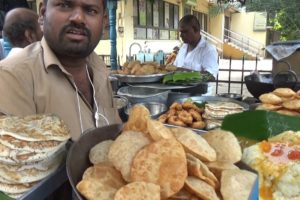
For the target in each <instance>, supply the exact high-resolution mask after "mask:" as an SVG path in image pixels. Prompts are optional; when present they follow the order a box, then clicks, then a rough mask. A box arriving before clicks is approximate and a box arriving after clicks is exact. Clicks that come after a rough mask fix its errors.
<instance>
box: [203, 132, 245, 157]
mask: <svg viewBox="0 0 300 200" xmlns="http://www.w3.org/2000/svg"><path fill="white" fill-rule="evenodd" d="M202 137H203V138H204V139H205V140H206V141H207V142H208V144H209V145H210V146H211V147H212V148H213V149H214V150H215V151H216V153H217V161H225V162H232V163H236V162H238V161H240V160H241V159H242V148H241V146H240V144H239V141H238V139H237V138H236V137H235V136H234V134H233V133H231V132H229V131H224V130H221V129H215V130H211V131H208V132H206V133H204V134H202Z"/></svg>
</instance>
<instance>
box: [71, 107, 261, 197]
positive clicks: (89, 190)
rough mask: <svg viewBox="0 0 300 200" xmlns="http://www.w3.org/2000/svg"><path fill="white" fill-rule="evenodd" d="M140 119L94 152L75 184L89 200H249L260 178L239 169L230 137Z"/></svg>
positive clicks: (234, 142) (134, 118) (236, 147)
mask: <svg viewBox="0 0 300 200" xmlns="http://www.w3.org/2000/svg"><path fill="white" fill-rule="evenodd" d="M135 109H136V110H135ZM144 109H145V108H144ZM137 110H138V111H141V110H143V109H141V107H133V112H132V113H133V114H134V113H136V114H137V115H141V113H138V112H135V111H137ZM142 116H144V118H143V120H145V121H146V122H147V121H148V123H143V124H142V123H140V122H141V119H139V118H138V117H137V116H130V117H129V121H128V122H127V124H125V126H124V127H126V130H124V129H123V132H122V133H121V134H120V135H119V136H118V137H117V138H116V139H115V140H114V141H112V140H105V141H102V142H100V143H99V144H96V145H95V146H94V147H92V148H91V150H90V152H89V158H90V161H91V166H90V167H89V168H87V169H86V170H85V172H84V173H83V175H82V180H81V181H80V182H79V183H78V184H77V185H76V188H77V190H78V191H79V193H80V194H81V195H82V196H83V197H84V198H85V199H87V200H98V199H101V200H141V199H143V200H160V199H169V200H171V199H172V200H175V199H181V200H192V199H193V200H199V199H204V200H220V199H223V200H231V199H239V200H248V199H249V196H250V193H251V190H252V187H253V185H254V182H255V180H256V178H257V175H256V174H254V173H252V172H250V171H245V170H241V169H239V168H238V167H237V166H236V165H235V163H236V162H239V161H240V160H241V157H242V150H241V147H240V145H239V142H238V140H237V138H236V137H235V136H234V135H233V134H232V133H231V132H228V131H222V130H219V129H216V130H213V131H209V132H207V133H206V134H202V135H199V134H197V133H196V132H194V131H193V130H191V129H188V128H184V127H178V128H167V127H166V126H164V125H163V124H162V122H160V121H156V122H153V120H152V119H151V118H150V115H148V117H146V116H145V115H142ZM137 127H139V130H137ZM105 154H106V155H105ZM236 188H237V189H238V191H236Z"/></svg>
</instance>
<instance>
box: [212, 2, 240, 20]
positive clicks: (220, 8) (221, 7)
mask: <svg viewBox="0 0 300 200" xmlns="http://www.w3.org/2000/svg"><path fill="white" fill-rule="evenodd" d="M232 7H234V5H233V4H231V3H218V4H216V5H212V6H210V7H209V9H208V14H209V16H211V17H215V16H217V15H219V14H221V13H224V12H225V11H226V10H227V9H229V8H232Z"/></svg>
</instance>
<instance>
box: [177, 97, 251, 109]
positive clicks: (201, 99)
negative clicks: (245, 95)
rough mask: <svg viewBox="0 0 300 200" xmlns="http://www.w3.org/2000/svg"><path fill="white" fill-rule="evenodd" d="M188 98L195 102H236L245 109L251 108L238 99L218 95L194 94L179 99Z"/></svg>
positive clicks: (179, 100)
mask: <svg viewBox="0 0 300 200" xmlns="http://www.w3.org/2000/svg"><path fill="white" fill-rule="evenodd" d="M188 99H192V101H193V102H197V103H204V102H232V103H236V104H238V105H240V106H242V107H243V108H244V110H249V105H248V104H247V103H244V102H242V101H237V100H234V99H231V98H225V97H218V96H194V97H189V98H182V99H178V100H177V101H178V102H185V101H187V100H188Z"/></svg>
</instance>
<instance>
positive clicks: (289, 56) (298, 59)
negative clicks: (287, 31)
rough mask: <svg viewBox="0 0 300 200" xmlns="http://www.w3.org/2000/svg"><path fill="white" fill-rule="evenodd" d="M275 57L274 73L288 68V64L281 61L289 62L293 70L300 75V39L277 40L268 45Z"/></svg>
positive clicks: (267, 48)
mask: <svg viewBox="0 0 300 200" xmlns="http://www.w3.org/2000/svg"><path fill="white" fill-rule="evenodd" d="M266 50H267V51H268V52H269V53H270V54H271V55H272V57H273V69H272V73H273V74H276V73H278V72H280V71H283V70H287V68H286V65H285V64H284V63H282V62H280V61H286V62H288V63H289V64H290V65H291V67H292V70H293V71H295V72H296V74H297V75H298V77H299V76H300V40H294V41H286V42H276V43H273V44H271V45H268V46H267V47H266Z"/></svg>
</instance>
